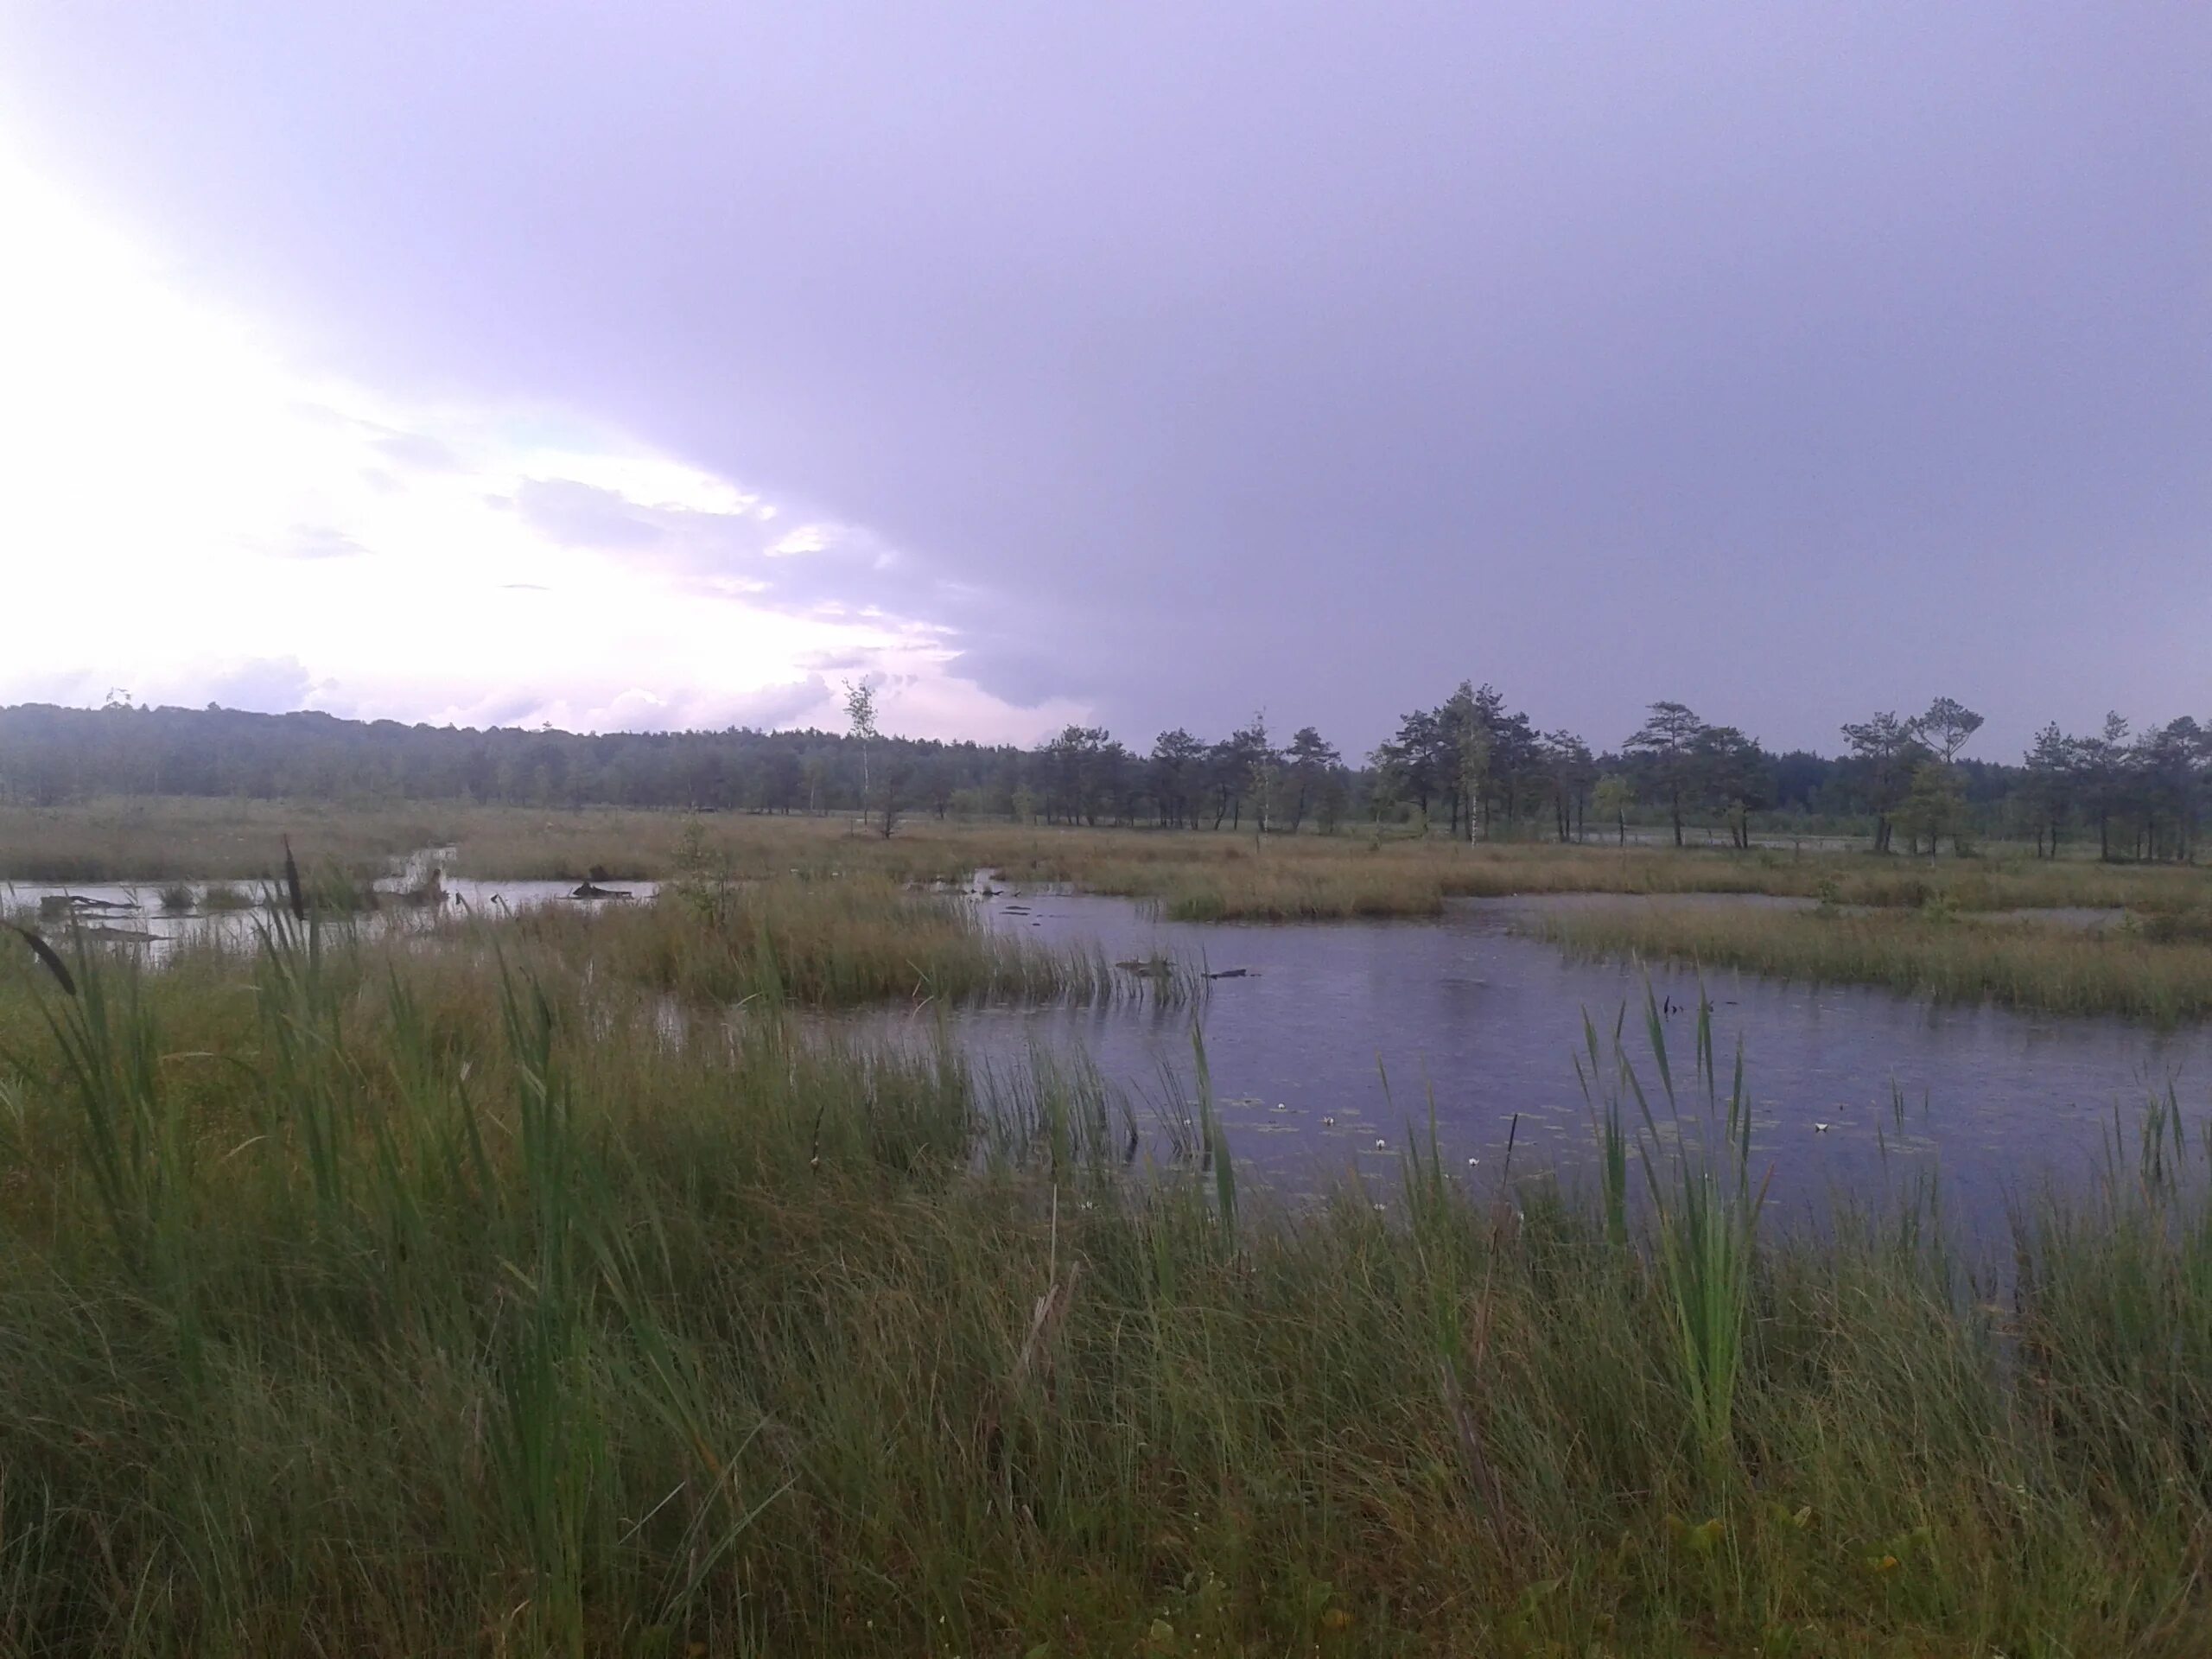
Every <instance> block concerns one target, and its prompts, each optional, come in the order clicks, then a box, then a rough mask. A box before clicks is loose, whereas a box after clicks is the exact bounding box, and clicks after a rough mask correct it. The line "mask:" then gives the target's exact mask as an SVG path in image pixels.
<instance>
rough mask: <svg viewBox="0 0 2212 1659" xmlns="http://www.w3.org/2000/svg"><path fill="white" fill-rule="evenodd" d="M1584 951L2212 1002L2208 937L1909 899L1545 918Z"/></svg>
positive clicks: (1964, 990) (1978, 989) (2154, 1001)
mask: <svg viewBox="0 0 2212 1659" xmlns="http://www.w3.org/2000/svg"><path fill="white" fill-rule="evenodd" d="M1535 931H1538V932H1540V933H1541V935H1542V937H1544V938H1548V939H1550V940H1552V941H1553V942H1554V943H1555V944H1560V945H1561V946H1562V947H1564V948H1565V949H1566V950H1568V951H1569V952H1570V953H1572V954H1574V955H1579V956H1582V957H1649V958H1653V959H1665V960H1670V961H1675V962H1688V963H1698V964H1701V965H1704V966H1707V967H1727V968H1739V969H1747V970H1749V971H1751V972H1754V973H1760V974H1768V975H1772V976H1777V977H1779V978H1783V979H1796V980H1808V981H1817V982H1828V983H1844V984H1861V985H1879V986H1885V987H1887V988H1890V989H1891V990H1895V991H1898V992H1901V993H1904V994H1907V995H1923V996H1929V997H1933V998H1935V999H1936V1001H1945V1002H1979V1001H1984V1000H1987V1001H1993V1002H1997V1003H2001V1004H2005V1005H2007V1006H2010V1007H2021V1008H2032V1009H2036V1010H2037V1011H2040V1012H2043V1013H2048V1014H2122V1015H2126V1016H2128V1017H2130V1018H2133V1019H2140V1020H2152V1021H2154V1022H2157V1023H2160V1024H2172V1023H2175V1022H2177V1021H2180V1020H2199V1019H2202V1018H2204V1017H2205V1016H2207V1015H2208V1014H2212V944H2206V943H2204V942H2203V941H2202V940H2201V939H2175V938H2160V937H2157V935H2158V931H2160V930H2157V929H2150V928H2137V927H2122V928H2117V929H2110V930H2083V929H2076V928H2069V927H2046V926H2042V925H2037V924H2036V923H2034V922H2031V921H2023V920H1996V919H1977V918H1974V917H1972V916H1967V915H1961V916H1957V917H1948V918H1946V917H1942V916H1940V915H1939V916H1936V917H1931V916H1929V915H1925V914H1922V913H1918V912H1910V911H1902V912H1867V913H1859V914H1823V913H1821V912H1819V911H1817V910H1776V909H1772V908H1763V909H1758V910H1726V909H1718V908H1714V907H1711V906H1670V905H1668V904H1665V903H1663V902H1662V903H1655V904H1651V905H1648V906H1618V907H1605V908H1601V909H1593V910H1589V911H1581V912H1572V913H1560V914H1554V915H1549V916H1545V917H1542V918H1540V919H1538V920H1537V921H1536V922H1535Z"/></svg>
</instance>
